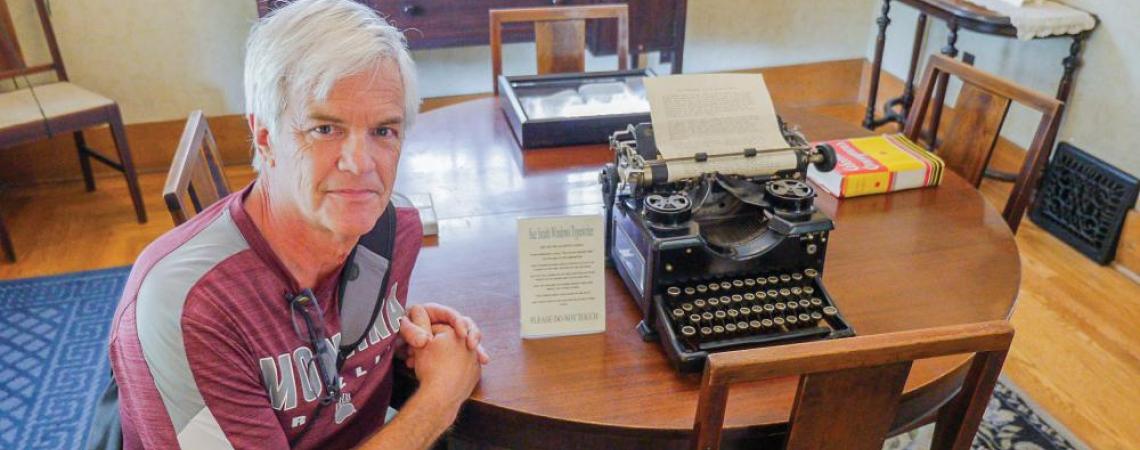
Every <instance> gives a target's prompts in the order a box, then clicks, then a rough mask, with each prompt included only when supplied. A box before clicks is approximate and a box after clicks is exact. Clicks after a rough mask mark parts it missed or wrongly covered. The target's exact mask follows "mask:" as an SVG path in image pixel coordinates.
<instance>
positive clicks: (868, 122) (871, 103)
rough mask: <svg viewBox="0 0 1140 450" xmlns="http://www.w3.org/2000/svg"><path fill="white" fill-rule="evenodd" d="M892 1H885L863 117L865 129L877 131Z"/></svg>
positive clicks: (877, 21)
mask: <svg viewBox="0 0 1140 450" xmlns="http://www.w3.org/2000/svg"><path fill="white" fill-rule="evenodd" d="M890 13H891V0H883V8H882V10H881V13H880V15H879V19H878V20H876V21H875V23H878V24H879V35H878V37H876V38H875V60H874V62H872V63H871V86H870V90H869V91H868V92H867V113H866V115H864V116H863V128H866V129H868V130H874V129H875V103H876V100H877V98H878V96H879V75H880V73H881V72H882V70H883V46H884V45H886V43H887V26H888V25H890V24H891V18H890Z"/></svg>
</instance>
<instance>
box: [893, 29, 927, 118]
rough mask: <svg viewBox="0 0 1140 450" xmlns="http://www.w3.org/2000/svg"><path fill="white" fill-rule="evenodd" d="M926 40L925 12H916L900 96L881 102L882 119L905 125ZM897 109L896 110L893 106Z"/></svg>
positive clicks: (912, 101)
mask: <svg viewBox="0 0 1140 450" xmlns="http://www.w3.org/2000/svg"><path fill="white" fill-rule="evenodd" d="M925 41H926V14H925V13H919V14H918V23H917V24H916V25H915V27H914V44H913V45H912V46H911V49H910V67H909V68H908V69H907V72H906V85H905V86H904V87H903V93H902V95H901V96H898V97H895V98H892V99H890V100H887V102H886V103H884V104H883V114H884V115H885V117H884V118H883V120H884V121H886V120H889V121H891V122H895V123H897V124H899V126H900V128H902V127H905V126H906V118H907V117H908V116H910V105H911V104H912V103H914V74H915V71H917V70H918V59H919V58H920V57H921V56H922V55H921V54H922V44H923V42H925ZM896 107H898V108H899V109H898V110H896V109H895V108H896Z"/></svg>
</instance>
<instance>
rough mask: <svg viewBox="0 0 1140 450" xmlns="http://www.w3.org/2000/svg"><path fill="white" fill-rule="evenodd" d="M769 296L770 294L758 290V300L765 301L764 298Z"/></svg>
mask: <svg viewBox="0 0 1140 450" xmlns="http://www.w3.org/2000/svg"><path fill="white" fill-rule="evenodd" d="M767 298H768V294H765V293H764V291H756V300H759V301H764V299H767Z"/></svg>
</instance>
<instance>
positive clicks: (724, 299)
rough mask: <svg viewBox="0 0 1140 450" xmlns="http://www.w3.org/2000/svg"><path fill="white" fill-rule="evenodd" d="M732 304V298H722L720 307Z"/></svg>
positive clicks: (725, 296)
mask: <svg viewBox="0 0 1140 450" xmlns="http://www.w3.org/2000/svg"><path fill="white" fill-rule="evenodd" d="M730 303H732V297H729V296H727V295H722V296H720V306H728V305H729V304H730Z"/></svg>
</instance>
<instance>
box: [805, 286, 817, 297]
mask: <svg viewBox="0 0 1140 450" xmlns="http://www.w3.org/2000/svg"><path fill="white" fill-rule="evenodd" d="M814 293H815V288H813V287H811V286H804V294H806V295H811V294H814Z"/></svg>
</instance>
